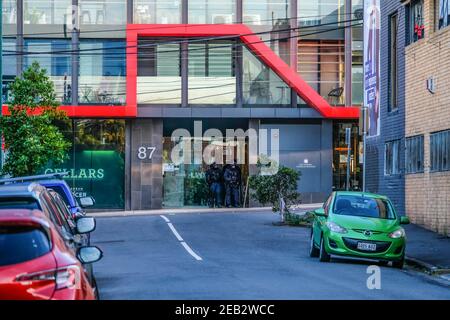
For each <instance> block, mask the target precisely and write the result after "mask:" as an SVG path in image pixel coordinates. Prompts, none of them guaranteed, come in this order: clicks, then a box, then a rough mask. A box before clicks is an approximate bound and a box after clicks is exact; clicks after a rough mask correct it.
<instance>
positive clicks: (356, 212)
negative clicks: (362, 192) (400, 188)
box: [333, 195, 395, 219]
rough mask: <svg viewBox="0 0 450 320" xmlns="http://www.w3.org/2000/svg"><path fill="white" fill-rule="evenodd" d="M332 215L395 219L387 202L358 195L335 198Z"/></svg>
mask: <svg viewBox="0 0 450 320" xmlns="http://www.w3.org/2000/svg"><path fill="white" fill-rule="evenodd" d="M333 213H334V214H338V215H345V216H357V217H369V218H378V219H395V214H394V212H393V210H392V207H391V204H390V203H389V202H388V201H386V200H384V199H379V198H370V197H364V196H359V195H338V196H336V199H335V201H334V208H333Z"/></svg>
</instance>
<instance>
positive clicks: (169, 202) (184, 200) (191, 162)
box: [162, 122, 248, 208]
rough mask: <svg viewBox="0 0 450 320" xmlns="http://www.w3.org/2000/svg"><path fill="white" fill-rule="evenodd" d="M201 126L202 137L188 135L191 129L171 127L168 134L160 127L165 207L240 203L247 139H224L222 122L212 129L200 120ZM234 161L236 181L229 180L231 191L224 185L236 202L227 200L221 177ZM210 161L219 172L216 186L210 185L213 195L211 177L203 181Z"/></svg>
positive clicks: (241, 202) (244, 179)
mask: <svg viewBox="0 0 450 320" xmlns="http://www.w3.org/2000/svg"><path fill="white" fill-rule="evenodd" d="M196 123H197V125H198V122H196ZM202 125H203V127H202V131H200V132H202V133H204V134H205V135H203V136H191V130H188V129H175V130H174V131H172V133H170V136H169V135H168V133H169V132H168V131H169V130H164V133H165V136H164V138H163V155H162V158H163V159H162V161H163V163H162V170H163V207H165V208H186V207H207V206H212V205H213V204H215V205H216V207H217V206H225V205H226V204H230V205H237V206H242V205H243V201H244V198H245V197H244V193H245V192H246V191H247V187H246V185H247V177H248V148H247V141H246V140H245V139H244V140H239V139H234V141H231V140H230V139H227V138H226V129H225V130H224V128H223V124H221V126H222V128H212V127H211V124H207V127H204V125H205V124H204V123H202ZM211 130H213V131H211ZM233 130H235V129H233ZM243 130H244V131H245V130H246V128H243ZM197 133H198V131H197ZM211 133H214V136H212V134H211ZM234 161H236V167H237V168H238V170H239V171H240V174H239V178H234V179H235V180H239V181H238V183H236V182H235V183H233V190H230V188H228V192H229V193H231V192H232V191H233V192H234V194H236V193H238V194H239V196H236V197H238V198H239V200H238V203H234V202H233V203H227V202H226V201H225V200H226V190H227V185H229V184H228V183H227V181H226V180H227V179H224V173H225V169H226V168H227V166H229V165H231V164H233V163H234ZM213 163H216V164H217V167H218V169H219V170H217V169H216V175H219V172H220V177H219V179H217V177H216V178H215V180H219V181H216V182H215V183H216V184H215V186H217V188H214V187H213V189H214V190H215V194H214V193H213V192H212V191H211V179H210V180H209V181H207V180H208V179H207V172H208V169H209V168H210V165H211V164H213ZM227 177H228V176H227ZM219 197H220V199H219V200H218V201H217V198H219ZM213 199H215V200H216V201H213ZM232 200H233V199H231V201H232ZM215 202H216V203H215Z"/></svg>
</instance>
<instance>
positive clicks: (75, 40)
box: [71, 0, 80, 106]
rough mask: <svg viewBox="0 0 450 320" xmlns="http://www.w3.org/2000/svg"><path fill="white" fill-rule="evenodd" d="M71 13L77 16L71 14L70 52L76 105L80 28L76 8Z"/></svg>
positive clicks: (75, 3) (74, 4) (75, 1)
mask: <svg viewBox="0 0 450 320" xmlns="http://www.w3.org/2000/svg"><path fill="white" fill-rule="evenodd" d="M72 6H73V7H78V0H72ZM72 14H78V17H75V16H72V25H73V26H74V28H73V30H72V54H71V64H72V77H71V87H72V88H71V90H72V105H74V106H76V105H78V77H79V69H80V60H79V59H80V54H79V49H80V30H79V27H80V26H79V15H80V12H79V11H78V10H75V11H72Z"/></svg>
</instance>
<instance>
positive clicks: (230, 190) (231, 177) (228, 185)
mask: <svg viewBox="0 0 450 320" xmlns="http://www.w3.org/2000/svg"><path fill="white" fill-rule="evenodd" d="M223 180H224V182H225V205H226V206H227V207H230V206H233V207H239V205H240V195H241V169H240V168H239V166H238V165H237V164H236V162H235V163H233V164H231V165H227V166H225V169H224V173H223Z"/></svg>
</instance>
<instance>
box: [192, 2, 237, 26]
mask: <svg viewBox="0 0 450 320" xmlns="http://www.w3.org/2000/svg"><path fill="white" fill-rule="evenodd" d="M188 6H189V9H188V10H189V18H188V21H189V23H213V24H229V23H236V13H235V12H236V0H222V1H217V0H189V1H188Z"/></svg>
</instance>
